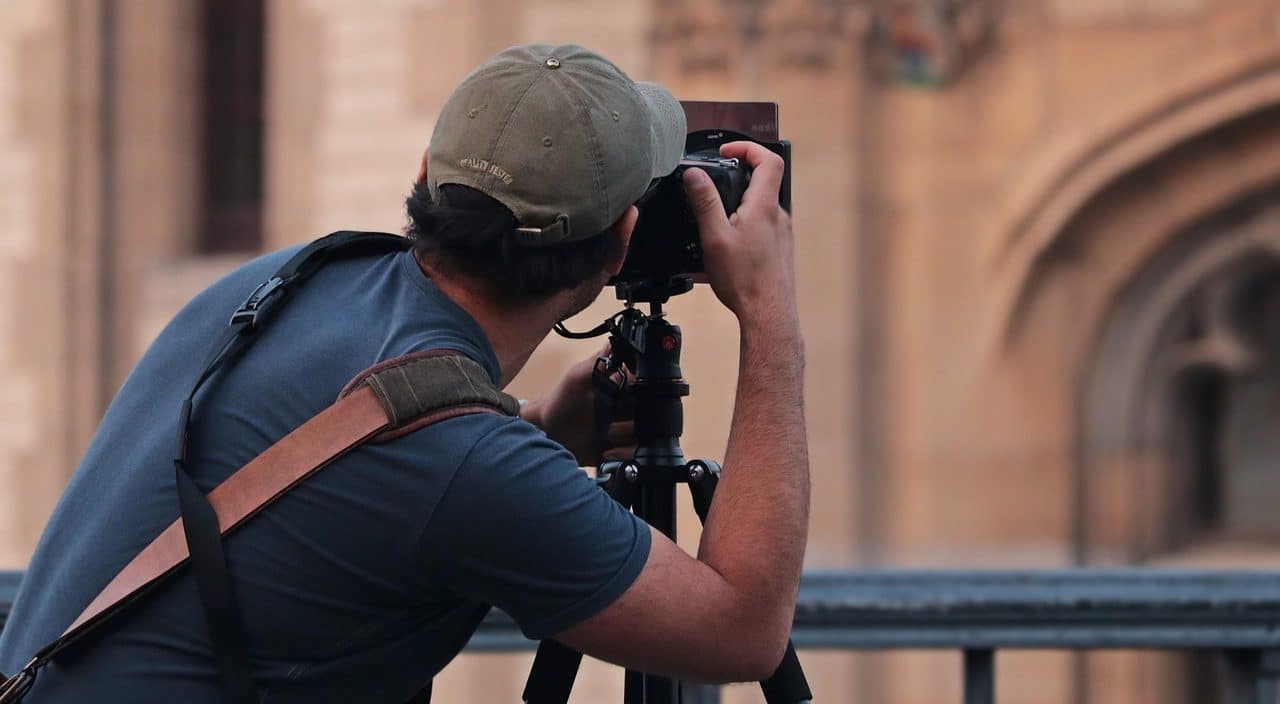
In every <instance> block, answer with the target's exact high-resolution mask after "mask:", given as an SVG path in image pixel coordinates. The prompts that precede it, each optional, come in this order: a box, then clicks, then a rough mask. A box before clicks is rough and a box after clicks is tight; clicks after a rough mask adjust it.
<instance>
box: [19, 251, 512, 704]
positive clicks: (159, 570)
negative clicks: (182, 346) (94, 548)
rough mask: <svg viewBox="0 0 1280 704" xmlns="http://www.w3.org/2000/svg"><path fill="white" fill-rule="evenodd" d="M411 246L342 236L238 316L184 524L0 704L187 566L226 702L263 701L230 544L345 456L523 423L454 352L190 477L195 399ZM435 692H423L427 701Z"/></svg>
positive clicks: (415, 361) (187, 403)
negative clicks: (320, 285) (307, 294)
mask: <svg viewBox="0 0 1280 704" xmlns="http://www.w3.org/2000/svg"><path fill="white" fill-rule="evenodd" d="M408 246H409V242H408V241H407V240H405V239H404V238H402V237H398V236H395V235H387V234H380V233H359V232H338V233H334V234H332V235H329V236H327V237H324V238H321V239H319V240H316V241H315V242H313V243H311V244H310V245H308V246H307V247H304V248H303V249H301V250H299V252H298V253H297V254H296V255H294V256H293V257H292V258H291V259H290V260H289V261H288V262H286V264H285V265H284V266H283V267H281V269H280V270H279V271H277V272H276V274H275V275H274V276H273V277H271V278H270V279H268V280H267V281H266V282H264V283H263V284H262V285H260V286H259V287H258V288H257V289H255V290H254V292H253V293H252V294H251V295H250V296H249V298H248V299H247V300H246V301H245V303H244V305H242V306H241V307H240V308H239V309H238V310H237V311H236V312H235V314H234V315H233V316H232V318H231V321H230V324H229V327H228V328H227V330H226V331H224V333H223V334H222V336H221V337H220V338H219V340H218V342H217V343H216V344H215V345H214V349H213V351H212V353H211V354H210V357H209V359H208V361H207V362H206V364H205V366H204V369H203V371H202V372H201V373H200V375H199V377H198V378H197V380H196V383H195V384H194V386H193V388H192V391H191V393H190V394H188V396H187V398H186V399H185V400H184V401H183V403H182V411H181V415H180V421H179V433H178V447H177V451H176V452H175V455H174V473H175V480H176V482H177V484H178V496H179V515H180V517H179V518H178V519H177V520H175V521H173V523H171V524H170V525H169V526H168V527H167V528H165V530H164V531H163V532H161V533H160V535H159V536H157V537H156V538H155V539H154V540H153V541H152V542H151V543H150V544H148V545H147V546H146V547H145V548H143V550H142V551H141V552H140V553H139V554H138V555H137V556H135V557H134V559H133V560H132V561H130V562H129V563H128V564H127V565H125V567H124V568H123V569H122V570H121V571H120V572H119V573H118V574H117V575H116V576H115V577H114V578H113V579H112V580H111V582H110V583H108V584H107V586H106V587H105V588H103V590H102V591H101V592H100V593H99V594H98V595H97V597H95V598H94V599H93V601H92V602H90V604H89V605H88V606H87V607H85V609H84V611H83V612H81V614H80V616H79V617H77V618H76V620H75V621H74V622H73V623H72V624H71V625H70V626H69V627H67V629H66V630H65V631H64V632H63V634H62V635H61V636H59V637H58V638H57V639H56V640H54V641H53V642H51V643H49V644H48V645H46V646H45V647H44V648H41V650H40V651H39V652H38V653H37V654H36V656H35V657H33V658H32V659H31V661H30V662H28V663H27V665H26V666H24V667H23V668H22V670H20V671H19V672H17V673H15V674H14V675H13V676H12V677H9V678H8V679H5V680H3V681H0V704H13V703H15V702H20V701H21V700H22V698H23V696H24V695H25V694H26V693H27V691H29V690H30V688H31V687H32V685H33V683H34V680H35V676H36V674H37V672H38V671H39V669H40V668H41V667H43V666H44V665H46V664H48V663H49V662H50V661H52V660H53V659H54V658H55V657H56V656H58V655H59V654H61V653H62V652H63V651H65V650H66V649H67V648H69V647H70V646H71V645H73V644H74V643H76V642H78V641H79V640H80V639H82V638H83V637H84V636H85V635H86V634H88V633H90V632H92V631H94V630H96V629H97V627H98V626H100V625H101V624H102V623H104V622H106V621H107V620H108V619H109V618H111V617H112V616H113V615H115V614H117V613H119V612H120V611H121V610H123V609H124V607H126V606H127V605H128V604H130V603H132V602H133V601H135V600H136V599H138V598H139V597H141V596H142V595H143V594H145V593H146V592H147V591H148V590H150V589H151V588H153V587H155V586H156V585H157V584H159V583H160V582H162V581H163V580H165V579H166V578H167V577H169V576H171V575H172V574H174V573H175V572H176V571H177V570H178V568H180V567H182V566H183V565H184V564H186V563H187V562H190V563H191V565H192V570H193V572H194V576H195V578H196V582H197V588H198V591H199V594H200V600H201V606H202V608H203V610H204V614H205V619H206V623H207V625H208V628H209V634H210V641H211V646H212V650H213V654H214V659H215V662H216V663H217V666H218V670H219V675H220V678H221V681H222V683H223V689H224V694H225V695H226V697H227V698H228V700H229V701H232V702H235V703H236V704H241V703H242V702H258V701H259V700H260V698H259V694H258V692H257V690H256V689H255V687H254V685H253V680H252V674H251V672H252V671H251V669H250V667H249V661H248V651H247V649H246V643H247V641H246V639H245V637H244V631H243V622H242V621H241V618H240V612H239V609H238V608H237V607H236V604H235V600H234V595H233V592H232V589H231V580H230V576H229V574H228V572H227V566H226V556H225V554H224V552H223V549H222V536H224V535H226V534H227V533H229V532H230V531H232V530H234V529H235V528H237V527H238V526H240V525H241V524H243V523H244V522H245V521H246V520H248V519H249V518H251V517H253V516H254V515H256V514H257V513H258V512H259V511H261V510H262V509H263V508H265V507H266V506H267V505H268V504H270V503H271V502H273V501H275V500H276V499H277V498H279V497H280V496H282V495H283V494H284V493H285V492H287V491H288V490H290V489H292V488H293V487H294V486H297V485H298V484H299V483H300V482H302V481H303V480H305V479H306V478H307V477H309V476H311V475H312V474H314V473H315V472H317V471H319V470H321V469H323V468H324V467H326V466H328V465H329V464H330V463H331V462H333V461H334V460H335V459H337V458H338V457H341V456H342V455H344V454H346V453H347V452H349V451H350V450H352V449H354V448H355V447H357V446H359V445H361V444H362V443H365V442H370V441H373V442H378V441H385V440H391V439H394V438H396V437H399V436H401V435H404V434H406V433H409V432H413V431H415V430H418V429H420V428H423V427H425V426H427V425H430V424H432V423H436V422H439V421H441V420H445V419H447V418H453V417H456V416H460V415H466V414H471V413H495V414H501V415H512V416H513V415H517V413H518V408H519V407H518V404H517V403H516V401H515V399H514V398H512V397H510V396H508V395H506V394H504V393H502V392H501V391H499V390H498V389H496V388H495V387H494V386H493V384H492V380H491V379H490V378H489V376H488V373H487V372H486V371H485V370H484V368H483V367H481V366H480V365H479V364H478V363H476V362H475V361H474V360H471V359H470V358H467V357H465V356H463V355H461V354H460V353H458V352H454V351H452V350H431V351H426V352H419V353H415V354H411V355H407V356H405V357H399V358H396V359H392V360H388V361H386V362H383V363H381V364H378V365H376V366H374V367H371V368H369V369H367V370H365V371H364V372H361V373H360V374H359V375H357V376H356V378H355V379H353V380H352V381H351V382H350V383H349V384H348V385H347V386H346V388H344V389H343V390H342V393H341V394H340V395H339V398H338V400H337V401H336V402H335V403H334V404H333V405H331V406H329V407H328V408H326V409H325V410H323V411H321V412H320V413H318V414H317V415H315V416H314V417H312V418H311V419H310V420H308V421H307V422H306V423H304V424H302V425H301V426H299V427H298V428H296V429H295V430H293V431H292V432H290V433H289V434H287V435H286V436H285V437H283V438H282V439H280V440H279V441H278V442H276V443H275V444H274V445H272V446H271V447H269V448H267V449H266V450H264V451H263V452H262V453H261V454H260V455H258V456H257V457H255V458H254V459H253V460H251V461H250V462H249V463H248V464H246V465H245V466H243V467H241V468H240V469H239V470H237V471H236V472H234V473H233V474H232V475H231V476H230V477H228V478H227V479H226V480H225V481H223V482H222V483H221V484H219V485H218V486H217V487H215V488H214V489H213V490H212V491H210V492H209V493H208V494H207V495H206V494H204V493H203V492H201V491H200V490H199V488H198V487H197V486H196V485H195V482H194V481H192V479H191V477H190V475H189V474H188V473H187V471H186V467H185V465H186V445H187V437H188V435H189V431H190V424H191V417H192V408H193V405H194V399H195V397H196V394H197V393H198V392H199V391H200V390H201V388H202V387H203V386H204V385H205V384H206V383H207V382H208V381H209V380H210V379H212V378H213V377H214V375H215V373H216V372H217V371H218V370H219V369H222V368H225V367H226V366H227V365H228V364H230V363H233V362H234V360H236V359H238V357H239V356H240V355H241V354H243V353H244V351H245V350H246V349H247V347H248V346H249V345H250V344H251V343H252V341H253V340H254V339H255V337H256V335H257V333H258V332H260V331H261V328H262V326H263V324H264V323H265V322H266V321H267V320H269V315H270V313H271V312H272V311H273V310H275V309H277V308H278V306H279V305H280V304H281V303H282V302H283V301H284V300H285V298H286V296H287V295H288V293H289V292H290V291H291V290H292V289H294V288H296V287H297V286H298V285H300V284H301V283H303V282H305V281H306V280H307V279H308V278H310V276H311V275H312V274H314V273H315V272H316V271H317V270H318V269H319V268H320V267H321V266H322V265H323V264H324V263H325V262H327V261H331V260H333V259H334V258H337V257H340V256H363V255H373V254H380V253H389V252H394V251H400V250H404V249H406V248H407V247H408ZM429 692H430V684H429V683H428V685H427V688H426V689H425V690H423V693H424V694H425V695H426V696H427V697H429V696H430V694H429ZM421 696H422V695H419V697H415V699H414V701H421Z"/></svg>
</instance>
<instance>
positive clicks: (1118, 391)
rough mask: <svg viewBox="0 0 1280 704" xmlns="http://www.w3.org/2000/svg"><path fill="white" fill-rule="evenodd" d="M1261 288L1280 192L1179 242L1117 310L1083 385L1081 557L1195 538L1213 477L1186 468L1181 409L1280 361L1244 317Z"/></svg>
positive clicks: (1150, 549) (1272, 270)
mask: <svg viewBox="0 0 1280 704" xmlns="http://www.w3.org/2000/svg"><path fill="white" fill-rule="evenodd" d="M1263 281H1270V282H1273V283H1274V282H1278V281H1280V183H1277V184H1275V185H1272V186H1270V187H1267V188H1264V189H1261V190H1260V191H1258V192H1256V193H1253V194H1250V195H1249V196H1245V197H1242V198H1241V199H1239V200H1237V201H1236V202H1233V203H1231V204H1229V205H1228V206H1226V207H1224V208H1222V209H1220V210H1219V211H1217V212H1214V213H1211V214H1209V215H1207V216H1206V217H1204V218H1203V219H1202V220H1201V221H1200V222H1198V223H1197V224H1196V225H1194V226H1192V227H1190V228H1188V229H1187V230H1186V231H1184V232H1180V233H1177V234H1176V235H1175V236H1174V237H1173V238H1171V240H1170V241H1169V242H1168V243H1167V244H1166V245H1165V246H1164V247H1163V248H1162V249H1161V251H1160V252H1159V253H1158V254H1157V255H1156V256H1154V257H1152V258H1151V260H1150V261H1149V262H1148V263H1147V264H1146V265H1145V266H1144V267H1143V269H1142V270H1141V271H1140V272H1138V273H1137V274H1136V275H1135V276H1134V277H1132V279H1131V280H1130V281H1129V282H1128V283H1127V284H1126V285H1125V286H1124V288H1123V290H1122V291H1121V292H1120V294H1119V295H1118V296H1117V297H1116V298H1115V300H1114V301H1113V303H1112V305H1111V307H1110V312H1109V314H1108V315H1107V318H1106V321H1105V323H1104V324H1103V325H1101V326H1100V332H1099V333H1098V334H1097V336H1096V338H1095V343H1094V345H1093V349H1092V353H1091V354H1090V355H1089V356H1088V358H1087V359H1086V361H1085V362H1084V364H1083V365H1082V367H1083V369H1084V371H1083V373H1082V374H1081V376H1080V385H1079V387H1078V390H1079V395H1078V399H1077V402H1078V448H1079V453H1078V467H1077V472H1078V475H1077V476H1078V479H1079V486H1080V491H1081V496H1080V506H1079V515H1078V516H1077V518H1076V520H1077V521H1078V522H1079V530H1078V538H1079V540H1080V542H1081V546H1080V547H1081V549H1082V551H1081V554H1082V556H1083V557H1086V558H1089V557H1091V556H1092V557H1096V556H1097V555H1098V554H1102V555H1106V554H1111V555H1112V556H1114V557H1117V558H1120V559H1125V560H1131V559H1145V558H1148V557H1151V556H1153V555H1155V554H1158V553H1160V552H1162V551H1165V550H1168V549H1171V548H1174V547H1177V546H1178V545H1179V544H1180V543H1182V542H1185V541H1186V539H1187V538H1188V536H1189V534H1190V533H1191V532H1192V531H1193V530H1194V524H1195V523H1196V517H1195V516H1194V515H1193V514H1194V513H1195V510H1196V509H1195V508H1194V507H1193V506H1192V505H1191V504H1192V503H1194V502H1195V501H1196V500H1197V498H1203V497H1197V492H1199V491H1202V490H1203V489H1204V478H1202V477H1197V476H1194V475H1193V473H1194V472H1195V471H1196V470H1195V469H1194V468H1191V467H1188V466H1187V464H1188V462H1189V461H1190V460H1191V458H1189V457H1184V456H1183V455H1184V454H1194V451H1192V450H1191V448H1190V447H1189V446H1188V445H1187V444H1186V443H1184V442H1183V441H1182V439H1181V438H1179V437H1178V434H1179V433H1182V432H1184V431H1185V430H1186V428H1185V427H1183V426H1181V425H1179V424H1178V418H1177V417H1176V416H1177V412H1176V410H1175V407H1176V406H1177V404H1179V403H1182V402H1181V401H1179V400H1178V398H1179V395H1180V394H1181V392H1182V391H1181V390H1182V389H1185V388H1186V387H1187V384H1188V383H1190V382H1193V381H1196V380H1200V379H1205V378H1207V377H1211V378H1213V379H1222V380H1227V381H1229V380H1231V379H1233V378H1239V377H1241V376H1244V375H1246V374H1248V373H1250V372H1251V371H1253V370H1255V369H1256V368H1258V367H1260V366H1261V365H1264V364H1266V362H1267V360H1266V357H1267V356H1268V355H1270V356H1274V355H1275V352H1276V351H1275V350H1268V349H1267V348H1266V346H1265V345H1266V344H1267V343H1266V342H1265V341H1260V340H1258V339H1257V338H1256V337H1254V336H1253V335H1252V334H1251V331H1249V330H1246V329H1245V325H1244V324H1243V323H1242V322H1241V321H1240V316H1239V314H1238V312H1237V311H1238V310H1239V309H1240V308H1241V306H1242V305H1244V304H1246V303H1248V302H1249V301H1247V300H1246V297H1247V296H1248V295H1249V292H1251V291H1253V290H1255V289H1256V284H1258V283H1259V282H1263ZM1171 442H1172V443H1174V444H1177V445H1178V447H1177V448H1176V449H1175V448H1174V447H1173V445H1171ZM1104 473H1110V475H1111V476H1106V474H1104ZM1121 485H1125V488H1124V489H1121V490H1119V491H1117V487H1118V486H1121ZM1117 494H1119V495H1122V496H1126V497H1128V500H1127V501H1122V502H1116V501H1115V496H1116V495H1117ZM1118 504H1119V505H1118ZM1108 514H1112V515H1108ZM1116 514H1119V515H1116ZM1099 548H1101V549H1099ZM1091 553H1092V555H1091Z"/></svg>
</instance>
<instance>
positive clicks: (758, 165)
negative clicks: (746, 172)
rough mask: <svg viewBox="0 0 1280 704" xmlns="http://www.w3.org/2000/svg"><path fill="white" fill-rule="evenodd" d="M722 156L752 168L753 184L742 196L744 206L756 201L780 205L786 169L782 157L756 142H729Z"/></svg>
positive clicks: (722, 151) (723, 149)
mask: <svg viewBox="0 0 1280 704" xmlns="http://www.w3.org/2000/svg"><path fill="white" fill-rule="evenodd" d="M720 156H723V157H728V158H731V159H742V160H743V161H745V162H747V165H748V166H750V167H751V184H750V185H748V186H747V192H746V193H745V194H743V196H742V204H743V205H746V204H747V203H752V202H755V201H759V202H760V203H761V204H762V205H777V204H778V191H779V190H780V189H781V188H782V174H783V171H785V169H786V164H785V163H784V162H783V161H782V157H780V156H778V155H777V154H774V153H773V152H771V151H769V150H768V149H767V148H766V147H765V146H764V145H761V144H756V143H755V142H729V143H728V144H725V145H723V146H721V147H720Z"/></svg>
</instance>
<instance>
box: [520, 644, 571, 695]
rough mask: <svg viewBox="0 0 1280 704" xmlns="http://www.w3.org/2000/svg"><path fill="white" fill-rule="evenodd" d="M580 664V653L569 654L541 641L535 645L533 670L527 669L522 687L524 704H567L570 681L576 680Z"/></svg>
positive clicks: (569, 652)
mask: <svg viewBox="0 0 1280 704" xmlns="http://www.w3.org/2000/svg"><path fill="white" fill-rule="evenodd" d="M580 664H582V653H579V652H578V651H576V650H572V649H570V648H568V647H566V646H564V645H561V644H560V643H558V642H556V641H554V640H544V641H542V643H540V644H539V645H538V654H537V655H535V656H534V657H533V667H531V668H529V678H528V679H527V680H525V683H524V694H522V695H521V697H522V698H523V700H524V702H526V704H565V702H568V701H569V692H570V691H572V690H573V681H574V680H575V679H577V677H578V665H580Z"/></svg>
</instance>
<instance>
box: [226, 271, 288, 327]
mask: <svg viewBox="0 0 1280 704" xmlns="http://www.w3.org/2000/svg"><path fill="white" fill-rule="evenodd" d="M287 283H289V281H288V280H287V279H282V278H280V277H279V276H273V277H271V278H269V279H267V280H266V281H263V282H262V283H260V284H258V287H257V288H255V289H253V293H251V294H249V297H248V298H246V299H245V301H244V303H242V304H241V305H240V307H239V308H238V309H236V312H235V313H232V314H231V324H232V325H239V324H241V323H246V324H248V326H249V327H253V326H254V325H256V324H257V323H258V315H259V314H260V313H262V312H263V311H264V310H266V303H267V301H269V300H270V299H271V296H272V295H273V294H275V293H276V291H279V290H280V289H281V287H283V286H284V285H285V284H287Z"/></svg>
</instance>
